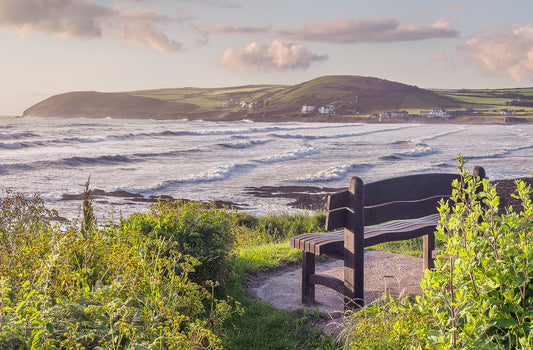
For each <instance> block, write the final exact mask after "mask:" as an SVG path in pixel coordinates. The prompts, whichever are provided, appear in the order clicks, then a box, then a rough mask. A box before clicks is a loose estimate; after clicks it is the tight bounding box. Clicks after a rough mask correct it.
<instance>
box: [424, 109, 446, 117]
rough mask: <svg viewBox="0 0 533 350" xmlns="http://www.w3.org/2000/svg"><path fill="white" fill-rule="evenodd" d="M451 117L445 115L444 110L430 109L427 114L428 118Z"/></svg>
mask: <svg viewBox="0 0 533 350" xmlns="http://www.w3.org/2000/svg"><path fill="white" fill-rule="evenodd" d="M451 116H452V115H451V114H449V113H447V112H446V111H445V110H444V109H432V110H431V111H429V113H428V114H427V117H428V118H449V117H451Z"/></svg>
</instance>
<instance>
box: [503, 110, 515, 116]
mask: <svg viewBox="0 0 533 350" xmlns="http://www.w3.org/2000/svg"><path fill="white" fill-rule="evenodd" d="M514 112H515V111H514V110H512V109H504V110H503V111H501V112H500V114H501V115H514Z"/></svg>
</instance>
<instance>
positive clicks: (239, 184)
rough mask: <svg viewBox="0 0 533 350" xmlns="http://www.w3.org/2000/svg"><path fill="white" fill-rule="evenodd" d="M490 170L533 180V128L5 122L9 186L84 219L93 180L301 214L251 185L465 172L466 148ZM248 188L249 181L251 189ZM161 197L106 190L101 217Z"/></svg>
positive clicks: (4, 173)
mask: <svg viewBox="0 0 533 350" xmlns="http://www.w3.org/2000/svg"><path fill="white" fill-rule="evenodd" d="M459 154H461V155H462V156H463V157H464V159H465V160H467V161H468V163H467V165H466V168H467V170H470V171H471V170H472V168H473V167H474V166H475V165H481V166H483V167H484V168H485V170H486V172H487V176H488V177H489V178H491V179H495V180H497V179H514V178H518V177H529V176H531V172H532V170H533V125H458V124H366V123H345V124H339V123H335V124H334V123H301V122H297V123H296V122H285V123H263V122H251V121H246V120H244V121H235V122H212V121H188V120H142V119H131V120H129V119H110V118H107V119H63V118H61V119H60V118H57V119H56V118H2V119H0V179H1V182H0V189H1V191H2V195H6V194H7V192H8V191H15V192H23V193H26V194H27V195H28V196H32V195H35V194H38V195H39V196H40V197H41V198H42V199H43V200H44V201H45V203H46V205H47V206H48V207H50V208H52V209H56V210H58V211H59V214H60V216H63V217H65V218H68V219H73V218H76V217H78V216H79V213H80V207H81V204H82V202H81V200H79V199H78V200H67V199H68V198H71V197H73V196H74V197H75V195H79V194H81V193H83V189H84V187H85V185H86V184H87V182H88V181H89V185H90V188H91V189H92V190H93V191H95V190H101V191H105V192H114V191H126V192H127V193H131V194H136V195H139V196H143V198H148V197H150V196H151V197H152V198H154V197H159V196H171V197H173V198H184V199H190V200H201V201H214V200H222V201H228V202H233V203H240V204H245V209H244V210H246V211H249V212H251V213H253V214H256V215H265V214H270V213H281V212H291V211H293V210H296V209H294V208H291V207H289V206H288V202H289V200H288V199H286V198H271V197H258V196H254V195H252V194H250V191H249V188H250V187H260V186H274V187H277V186H313V187H320V188H343V187H346V186H347V185H348V183H349V180H350V178H351V177H352V176H359V177H361V178H362V179H363V180H364V181H365V182H372V181H376V180H380V179H384V178H388V177H394V176H402V175H410V174H421V173H430V172H452V173H453V172H457V161H456V158H457V156H458V155H459ZM247 189H248V190H247ZM149 205H150V203H148V202H143V201H136V200H130V199H128V198H121V197H120V196H110V197H99V198H98V199H95V200H94V201H93V208H94V210H95V212H96V213H97V216H98V217H99V218H100V220H113V219H115V218H117V217H118V216H119V215H121V216H123V217H124V216H128V215H130V214H131V213H134V212H138V211H146V210H148V207H149Z"/></svg>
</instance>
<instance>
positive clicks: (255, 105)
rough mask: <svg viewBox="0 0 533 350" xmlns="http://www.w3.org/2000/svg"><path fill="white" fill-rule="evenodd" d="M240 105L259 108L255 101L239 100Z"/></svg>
mask: <svg viewBox="0 0 533 350" xmlns="http://www.w3.org/2000/svg"><path fill="white" fill-rule="evenodd" d="M241 107H242V108H248V109H259V104H257V103H255V102H241Z"/></svg>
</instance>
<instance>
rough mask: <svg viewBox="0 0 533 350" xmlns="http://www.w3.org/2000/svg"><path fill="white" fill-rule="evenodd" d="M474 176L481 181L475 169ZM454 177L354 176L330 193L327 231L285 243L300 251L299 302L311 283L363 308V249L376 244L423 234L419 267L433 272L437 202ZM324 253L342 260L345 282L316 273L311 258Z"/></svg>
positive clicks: (311, 293)
mask: <svg viewBox="0 0 533 350" xmlns="http://www.w3.org/2000/svg"><path fill="white" fill-rule="evenodd" d="M473 176H474V177H477V176H479V177H481V178H483V177H485V171H484V169H483V168H481V167H475V168H474V172H473ZM454 179H460V175H458V174H444V173H433V174H421V175H410V176H403V177H396V178H391V179H386V180H381V181H377V182H373V183H369V184H366V185H365V184H364V183H363V180H361V179H360V178H358V177H353V178H352V179H351V181H350V186H349V189H348V190H346V191H343V192H338V193H335V194H333V195H330V196H329V198H328V213H327V220H326V230H328V231H330V230H336V229H339V228H344V230H341V231H336V232H324V233H307V234H302V235H298V236H294V237H292V238H291V240H290V244H291V247H292V248H298V249H300V250H302V252H303V265H302V302H303V303H305V304H307V303H312V302H314V301H315V285H317V284H319V285H323V286H326V287H329V288H332V289H334V290H335V291H337V292H339V293H341V294H343V295H344V298H345V307H346V308H357V307H362V306H363V305H364V248H366V247H370V246H373V245H375V244H378V243H384V242H390V241H400V240H405V239H412V238H415V237H420V236H424V251H423V255H424V256H423V260H424V269H426V268H433V256H432V254H433V250H434V249H435V235H434V232H435V228H436V226H437V224H438V221H439V219H440V215H439V214H438V211H437V208H438V202H439V201H440V200H441V198H448V197H449V196H450V195H451V193H452V186H451V183H452V181H453V180H454ZM316 255H328V256H331V257H335V258H337V259H340V260H344V281H342V280H340V279H338V278H335V277H332V276H328V275H321V274H315V256H316Z"/></svg>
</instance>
